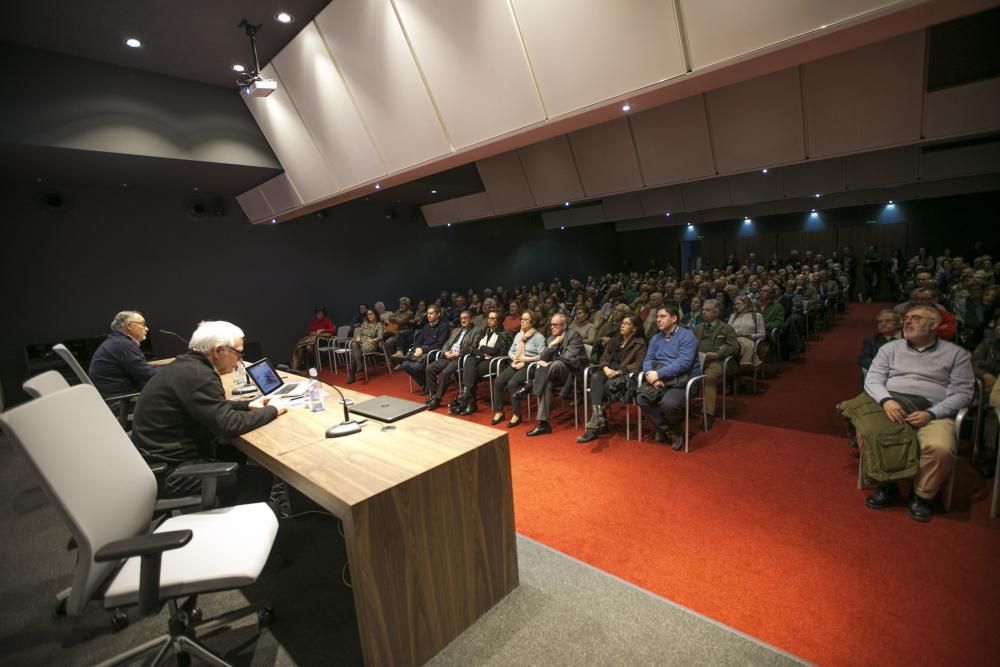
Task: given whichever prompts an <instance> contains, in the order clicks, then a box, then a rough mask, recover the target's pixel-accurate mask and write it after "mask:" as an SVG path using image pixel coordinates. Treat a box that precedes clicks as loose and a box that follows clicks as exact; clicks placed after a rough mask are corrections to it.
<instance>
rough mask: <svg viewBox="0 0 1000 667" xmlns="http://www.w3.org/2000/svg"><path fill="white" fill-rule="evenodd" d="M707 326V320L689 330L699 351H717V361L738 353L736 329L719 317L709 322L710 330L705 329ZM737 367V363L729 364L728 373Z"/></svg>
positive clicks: (720, 361) (738, 345)
mask: <svg viewBox="0 0 1000 667" xmlns="http://www.w3.org/2000/svg"><path fill="white" fill-rule="evenodd" d="M708 327H709V324H708V323H707V322H698V324H696V325H695V326H694V328H693V329H692V330H691V331H692V333H694V337H695V338H696V339H697V340H698V351H699V352H717V353H718V354H719V363H722V362H723V361H725V359H726V357H732V356H735V355H737V354H739V351H740V344H739V343H738V342H737V340H736V331H735V330H734V329H733V328H732V327H731V326H729V325H728V324H727V323H725V322H723V321H722V320H721V319H717V320H715V321H714V322H712V324H711V327H712V330H711V332H709V331H707V329H708ZM738 369H739V364H737V363H730V364H729V372H730V373H734V372H735V371H736V370H738Z"/></svg>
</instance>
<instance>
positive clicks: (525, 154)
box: [518, 135, 584, 206]
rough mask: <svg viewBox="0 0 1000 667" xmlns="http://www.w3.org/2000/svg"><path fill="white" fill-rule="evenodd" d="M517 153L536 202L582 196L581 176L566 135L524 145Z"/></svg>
mask: <svg viewBox="0 0 1000 667" xmlns="http://www.w3.org/2000/svg"><path fill="white" fill-rule="evenodd" d="M518 154H519V155H520V157H521V165H522V166H523V167H524V175H525V176H527V177H528V184H529V185H530V186H531V191H532V193H534V195H535V201H537V202H538V205H539V206H550V205H552V204H561V203H562V202H564V201H575V200H577V199H583V196H584V195H583V188H582V187H581V186H580V176H579V174H578V173H577V171H576V166H575V165H574V164H573V153H572V152H571V151H570V148H569V141H567V139H566V136H565V135H563V136H560V137H554V138H552V139H549V140H547V141H542V142H540V143H537V144H532V145H531V146H526V147H524V148H522V149H520V150H518Z"/></svg>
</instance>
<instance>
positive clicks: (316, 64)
mask: <svg viewBox="0 0 1000 667" xmlns="http://www.w3.org/2000/svg"><path fill="white" fill-rule="evenodd" d="M272 64H273V65H274V67H275V69H277V71H278V76H280V77H281V82H282V83H283V84H284V85H285V87H286V89H287V91H288V94H289V95H290V96H291V97H292V99H293V100H294V101H295V108H296V109H297V110H298V112H299V115H300V116H301V117H302V120H303V122H304V123H305V124H306V127H307V128H308V129H309V132H310V134H312V137H313V140H314V141H315V142H316V145H317V147H319V150H320V152H321V153H322V154H323V157H324V158H326V162H327V164H328V165H330V170H331V171H332V172H333V177H334V179H335V181H336V183H337V186H338V187H337V189H338V190H344V189H346V188H349V187H352V186H355V185H358V184H360V183H364V182H366V181H370V180H372V179H375V178H378V177H379V176H382V175H383V174H385V173H386V169H385V166H384V165H383V164H382V161H381V159H380V158H379V155H378V153H377V152H376V150H375V146H374V145H372V142H371V140H370V139H369V137H368V130H367V129H366V128H365V126H364V123H362V122H361V118H360V116H358V111H357V109H356V108H355V106H354V102H353V101H352V100H351V96H350V94H349V93H348V92H347V88H346V87H345V86H344V81H343V79H341V78H340V73H339V72H338V71H337V67H336V65H335V64H334V62H333V60H332V59H331V58H330V53H329V51H327V49H326V45H325V44H324V43H323V38H322V37H321V36H320V34H319V30H318V29H317V28H316V24H315V23H310V24H309V25H307V26H306V27H305V28H303V29H302V32H300V33H299V34H298V35H296V36H295V39H293V40H292V41H291V42H289V44H288V46H286V47H285V48H284V49H282V51H281V53H279V54H278V55H277V56H276V57H275V58H274V60H273V61H272Z"/></svg>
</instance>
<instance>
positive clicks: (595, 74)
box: [470, 0, 685, 118]
mask: <svg viewBox="0 0 1000 667" xmlns="http://www.w3.org/2000/svg"><path fill="white" fill-rule="evenodd" d="M470 4H471V3H470ZM497 4H505V3H497ZM512 4H513V7H514V13H515V14H516V15H517V22H518V25H519V26H520V29H521V35H522V36H523V38H524V46H525V49H526V50H527V52H528V56H529V58H530V60H531V67H532V70H533V71H534V74H535V79H536V81H537V82H538V88H539V90H540V91H541V95H542V99H543V100H544V103H545V109H546V111H547V113H548V115H549V117H550V118H551V117H555V116H560V115H562V114H565V113H568V112H570V111H574V110H576V109H581V108H583V107H586V106H589V105H591V104H594V103H596V102H600V101H602V100H606V99H609V98H612V97H616V96H618V95H622V94H624V93H628V92H630V91H633V90H637V89H639V88H642V87H645V86H648V85H651V84H654V83H658V82H660V81H663V80H665V79H668V78H671V77H674V76H678V75H680V74H683V73H684V72H685V67H684V59H683V56H682V53H681V39H680V34H679V32H678V26H677V20H676V17H675V16H674V6H673V2H672V1H671V0H614V2H608V1H607V0H544V2H539V0H512ZM597 45H600V46H599V48H597Z"/></svg>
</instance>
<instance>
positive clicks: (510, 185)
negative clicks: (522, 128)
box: [476, 151, 535, 213]
mask: <svg viewBox="0 0 1000 667" xmlns="http://www.w3.org/2000/svg"><path fill="white" fill-rule="evenodd" d="M476 169H478V170H479V178H480V179H482V181H483V187H485V188H486V194H487V195H489V198H490V203H491V204H492V205H493V210H494V211H496V212H497V213H507V212H509V211H519V210H523V209H526V208H532V207H533V206H535V197H534V195H532V194H531V188H530V187H529V186H528V179H527V177H525V175H524V169H522V168H521V159H520V158H519V157H518V155H517V151H511V152H509V153H501V154H500V155H496V156H494V157H491V158H486V159H485V160H480V161H479V162H477V163H476Z"/></svg>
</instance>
